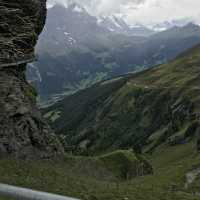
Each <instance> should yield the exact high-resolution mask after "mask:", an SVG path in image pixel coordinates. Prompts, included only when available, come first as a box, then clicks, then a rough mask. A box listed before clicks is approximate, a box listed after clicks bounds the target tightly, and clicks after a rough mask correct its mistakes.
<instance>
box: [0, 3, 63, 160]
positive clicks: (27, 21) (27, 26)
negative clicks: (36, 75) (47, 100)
mask: <svg viewBox="0 0 200 200" xmlns="http://www.w3.org/2000/svg"><path fill="white" fill-rule="evenodd" d="M45 16H46V1H45V0H23V1H21V0H10V1H6V0H0V19H1V20H0V21H1V22H0V110H1V113H0V155H4V154H14V155H15V156H17V157H18V156H19V157H26V156H29V157H31V156H32V157H49V156H53V155H55V154H58V153H62V147H61V145H60V143H59V142H58V140H57V138H56V136H55V135H54V133H53V132H52V130H51V129H50V128H49V126H48V125H47V123H46V122H45V121H44V120H43V118H42V116H41V114H40V112H39V111H38V109H37V108H36V92H35V90H34V88H32V86H31V85H29V84H28V82H27V81H26V79H25V71H26V64H27V63H28V62H30V61H32V60H33V59H34V46H35V44H36V41H37V39H38V35H39V34H40V32H41V31H42V29H43V26H44V22H45Z"/></svg>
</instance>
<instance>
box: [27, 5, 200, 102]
mask: <svg viewBox="0 0 200 200" xmlns="http://www.w3.org/2000/svg"><path fill="white" fill-rule="evenodd" d="M198 43H200V27H199V26H197V25H195V24H192V23H190V24H187V25H186V26H184V27H173V28H170V29H167V30H166V31H163V32H155V31H154V30H151V29H149V28H147V27H145V26H143V25H140V24H135V25H134V26H133V25H132V26H129V25H128V24H126V22H125V21H124V20H123V19H121V18H119V17H116V16H110V17H101V18H96V17H94V16H91V15H89V14H88V12H87V11H86V10H85V9H84V8H83V7H81V6H80V5H78V4H71V5H70V6H69V7H67V8H66V7H63V6H61V5H55V6H54V7H52V8H51V9H49V12H48V16H47V22H46V26H45V29H44V31H43V33H42V35H41V37H40V40H39V43H38V46H37V49H36V52H37V54H38V61H37V62H35V63H32V64H30V65H29V68H28V79H29V81H30V82H32V83H33V84H34V86H36V88H37V90H38V92H39V95H40V98H41V101H43V102H46V101H48V100H50V101H51V102H55V101H57V100H59V99H62V98H63V96H65V95H68V94H72V93H74V92H75V91H78V90H80V89H84V88H86V87H89V86H91V85H92V84H94V83H96V82H98V81H101V80H104V79H107V78H110V77H113V76H118V75H120V74H125V73H129V72H134V71H138V70H142V69H145V68H148V67H150V66H152V65H155V64H160V63H163V62H166V61H167V60H169V59H172V58H174V57H175V56H177V55H178V54H179V53H181V52H182V51H184V50H186V49H188V48H190V47H192V46H194V45H196V44H198Z"/></svg>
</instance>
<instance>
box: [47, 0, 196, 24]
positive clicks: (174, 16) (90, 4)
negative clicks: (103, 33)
mask: <svg viewBox="0 0 200 200" xmlns="http://www.w3.org/2000/svg"><path fill="white" fill-rule="evenodd" d="M74 2H75V3H79V4H81V5H82V6H84V7H85V8H86V9H87V11H88V12H89V13H90V14H93V15H97V16H102V15H111V14H115V15H120V16H123V17H124V19H125V20H126V21H127V22H128V23H130V24H132V23H142V24H145V25H149V26H152V25H155V24H157V23H161V22H164V21H172V20H180V19H183V18H187V19H189V20H190V21H193V22H195V23H198V24H199V23H200V11H199V7H200V1H197V0H176V1H174V0H162V1H160V0H49V1H48V6H49V7H51V6H52V5H54V4H55V3H60V4H64V5H65V6H67V5H69V4H70V3H74ZM172 11H173V12H172ZM147 13H148V14H147ZM169 13H170V15H169Z"/></svg>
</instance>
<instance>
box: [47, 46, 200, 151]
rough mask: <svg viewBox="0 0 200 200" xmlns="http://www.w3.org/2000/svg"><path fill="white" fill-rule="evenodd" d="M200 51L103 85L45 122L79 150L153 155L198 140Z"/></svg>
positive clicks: (65, 104) (77, 97) (65, 102)
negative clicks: (130, 150) (164, 147)
mask: <svg viewBox="0 0 200 200" xmlns="http://www.w3.org/2000/svg"><path fill="white" fill-rule="evenodd" d="M199 52H200V46H197V47H195V48H193V49H191V50H190V51H187V52H185V53H184V54H182V55H180V56H178V57H177V58H176V59H175V60H173V61H170V62H169V63H167V64H164V65H161V66H157V67H154V68H152V69H148V70H146V71H144V72H140V73H138V74H134V75H130V76H128V77H126V78H123V77H122V78H121V79H113V80H110V81H107V82H106V81H105V82H101V83H99V84H97V85H96V86H93V87H91V88H89V89H87V90H84V91H81V92H78V93H77V94H74V95H73V96H71V97H68V98H66V99H65V100H63V101H61V102H60V103H58V104H55V105H53V106H52V107H50V108H47V109H46V111H45V113H46V114H45V117H46V118H48V119H49V120H50V122H51V123H52V125H53V127H54V128H56V132H57V133H58V134H63V135H65V136H66V142H67V145H68V146H71V148H72V149H73V148H75V151H79V150H80V151H83V152H84V151H86V152H96V151H97V152H98V151H104V150H112V149H116V148H131V147H132V148H134V149H135V150H137V151H140V149H141V151H144V152H151V151H154V149H156V148H157V147H159V146H160V145H172V146H173V145H176V144H177V145H178V144H182V143H183V144H184V143H187V142H188V141H190V140H191V139H194V138H198V137H199V136H198V131H199V127H200V123H199V117H198V116H199V114H198V109H199V107H198V105H199V103H198V102H199V99H200V98H198V97H199V96H200V95H199V92H200V88H198V86H196V85H197V83H198V80H199V79H198V72H199V70H200V68H199V64H200V57H199ZM193 93H195V95H193ZM80 99H81V103H80V105H78V108H77V109H76V108H74V105H75V104H76V102H79V100H80ZM76 105H77V104H76ZM55 113H58V117H57V118H54V115H55ZM68 113H70V116H69V115H68ZM72 113H74V114H73V115H72ZM54 119H55V120H54ZM196 140H198V139H196ZM197 143H198V142H197ZM83 144H84V145H83ZM198 148H199V145H198V147H197V149H198Z"/></svg>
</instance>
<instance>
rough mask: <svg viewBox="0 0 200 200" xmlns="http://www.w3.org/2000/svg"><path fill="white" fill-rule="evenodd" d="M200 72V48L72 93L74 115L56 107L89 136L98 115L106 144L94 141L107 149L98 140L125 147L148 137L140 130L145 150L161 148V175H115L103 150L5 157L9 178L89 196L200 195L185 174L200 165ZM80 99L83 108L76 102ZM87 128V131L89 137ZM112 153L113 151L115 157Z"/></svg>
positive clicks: (167, 199) (156, 162)
mask: <svg viewBox="0 0 200 200" xmlns="http://www.w3.org/2000/svg"><path fill="white" fill-rule="evenodd" d="M199 71H200V47H197V48H195V49H193V50H191V52H190V53H187V54H185V55H182V56H180V57H179V58H177V59H176V60H175V61H172V62H170V63H169V64H166V65H165V66H164V67H163V66H161V67H157V68H154V69H152V70H148V71H146V72H142V73H140V74H137V75H134V78H133V77H131V78H125V79H120V81H118V80H117V81H116V82H112V83H111V82H109V84H108V82H106V83H105V82H104V83H101V84H100V85H96V86H95V87H93V88H91V89H90V90H86V92H85V91H82V92H81V93H78V94H76V95H74V96H72V97H70V98H69V99H70V100H69V99H67V102H70V106H68V105H66V102H64V105H65V109H67V111H68V112H69V113H70V115H69V114H68V113H67V114H66V113H64V112H63V111H64V110H62V109H63V108H62V106H63V102H62V103H60V104H59V105H56V106H55V107H54V109H55V110H56V109H58V108H59V111H61V113H59V115H60V116H59V117H65V118H64V119H65V120H66V121H68V120H70V121H69V123H68V125H69V126H70V124H71V126H70V129H73V128H74V126H76V125H77V124H78V123H80V127H78V129H79V130H80V129H82V128H83V127H85V125H87V129H88V130H90V132H89V133H88V132H86V133H87V134H86V136H87V138H89V139H91V136H93V135H94V134H91V133H94V131H93V132H92V130H91V124H92V125H93V124H94V119H95V125H96V129H95V131H96V133H97V135H98V137H99V138H98V139H100V140H98V141H100V143H99V144H97V143H95V142H94V143H92V144H93V145H91V146H90V148H91V149H92V148H94V147H99V146H98V145H102V146H103V147H108V146H109V145H110V144H112V145H111V147H113V148H117V147H120V145H122V144H123V145H125V144H126V145H127V143H126V142H127V141H130V142H131V143H130V145H133V144H134V143H133V142H134V141H140V140H138V138H137V137H136V138H135V137H134V136H136V131H137V134H139V136H140V137H139V138H142V140H141V141H140V142H141V143H142V142H143V141H145V142H146V144H144V146H143V147H144V150H147V151H148V150H149V149H151V148H152V146H154V147H156V148H154V151H152V154H147V156H148V160H149V161H150V162H151V164H152V166H153V168H154V174H153V175H148V176H144V177H138V178H135V179H133V180H129V181H119V180H118V179H115V178H113V173H109V172H110V171H108V170H105V168H102V162H101V163H100V161H101V159H102V156H100V157H98V158H100V161H99V159H97V157H72V156H66V158H65V159H64V160H63V161H29V162H25V161H16V160H13V159H1V160H0V180H1V182H4V183H9V184H14V185H20V186H25V187H30V188H34V189H39V190H44V191H49V192H54V193H59V194H64V195H68V196H74V197H79V198H82V199H86V200H87V199H88V200H107V199H110V200H129V199H130V200H146V199H149V200H198V199H200V197H199V196H195V195H194V194H193V193H192V192H196V191H199V188H200V181H199V180H200V177H197V179H196V180H195V181H194V182H193V184H192V185H190V187H189V188H188V189H184V185H185V174H186V173H187V172H188V171H190V170H192V169H194V168H199V167H200V155H199V154H198V153H197V151H196V150H197V149H196V138H195V137H191V136H193V133H194V132H196V134H198V130H199V129H198V127H199V125H198V121H199V119H198V117H197V116H195V117H194V114H195V113H196V114H198V111H199V105H200V104H199V98H200V91H199V87H198V86H199V82H200V80H199V79H198V76H199ZM104 86H105V87H104ZM99 88H101V90H99ZM88 91H89V92H88ZM97 91H99V92H97ZM102 91H103V92H102ZM91 94H92V95H91ZM88 100H89V102H88ZM113 100H114V101H113ZM76 103H77V105H79V106H80V107H78V108H77V107H75V106H74V105H75V104H76ZM79 103H80V104H79ZM57 111H58V110H57ZM82 111H84V112H86V114H87V115H86V114H84V112H82ZM77 112H78V113H77ZM57 113H58V112H57ZM185 113H186V114H185ZM86 116H87V118H86ZM56 118H57V117H56ZM53 119H55V118H53ZM59 119H60V118H59ZM66 121H64V122H66ZM56 122H57V120H56ZM64 122H62V124H61V125H60V124H59V123H58V124H57V126H59V125H60V126H59V127H60V128H61V129H60V131H64V132H63V133H65V131H70V130H66V127H65V123H64ZM72 122H73V123H72ZM111 122H112V123H111ZM133 122H134V123H133ZM135 124H137V126H135ZM54 125H55V124H54ZM102 125H104V132H103V133H104V134H103V137H102V129H101V127H102ZM113 130H114V131H113ZM144 130H146V131H147V130H150V132H148V133H150V134H149V135H145V134H144V133H145V132H144ZM71 131H72V130H71ZM73 133H74V132H73ZM114 133H115V134H114ZM84 134H85V133H84V132H82V135H83V136H84ZM129 134H130V135H129ZM69 136H70V134H69ZM78 136H80V135H78ZM107 136H109V137H107ZM121 136H123V137H121ZM173 136H181V137H182V136H184V137H183V138H182V139H184V140H181V142H179V145H172V144H171V145H169V141H168V140H167V139H171V140H173V139H172V137H173ZM126 137H127V138H126ZM113 138H114V140H112V139H113ZM125 138H126V140H125ZM131 138H134V140H131ZM166 138H167V139H166ZM73 139H77V138H73ZM78 139H79V140H82V138H78ZM93 139H95V138H93ZM108 139H109V140H108ZM179 139H180V138H179ZM124 140H125V141H126V142H124ZM107 141H108V143H106V142H107ZM116 141H117V142H121V141H123V143H117V142H116ZM158 144H159V145H158ZM127 146H129V145H127ZM111 149H112V148H111ZM107 150H108V149H107ZM109 155H110V154H107V156H108V157H109ZM111 155H112V154H111ZM128 158H129V156H128ZM132 159H133V157H132V158H131V160H132ZM103 160H104V159H103ZM106 160H107V159H106ZM106 163H107V161H106V162H104V165H105V166H106V165H107V164H106ZM111 163H113V162H111ZM109 166H110V161H109ZM110 170H111V171H112V169H110ZM191 191H192V192H191Z"/></svg>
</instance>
